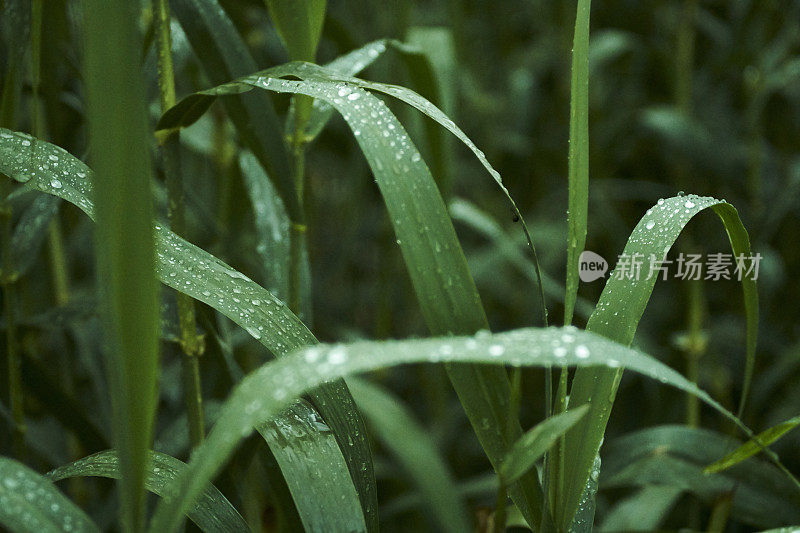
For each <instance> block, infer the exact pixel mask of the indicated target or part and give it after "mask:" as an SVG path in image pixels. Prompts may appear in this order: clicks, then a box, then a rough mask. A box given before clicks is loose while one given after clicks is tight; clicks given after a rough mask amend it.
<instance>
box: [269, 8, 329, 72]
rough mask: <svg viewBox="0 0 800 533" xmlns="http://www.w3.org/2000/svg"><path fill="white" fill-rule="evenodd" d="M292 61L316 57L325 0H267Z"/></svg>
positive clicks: (311, 59)
mask: <svg viewBox="0 0 800 533" xmlns="http://www.w3.org/2000/svg"><path fill="white" fill-rule="evenodd" d="M264 3H265V4H267V7H268V8H269V15H270V17H271V18H272V22H273V23H274V24H275V29H276V30H278V35H280V37H281V40H282V41H283V44H284V45H285V46H286V50H287V51H288V52H289V58H290V59H291V60H292V61H314V57H315V56H316V54H317V44H319V38H320V36H321V35H322V23H323V22H324V20H325V3H326V2H325V0H300V1H298V0H264Z"/></svg>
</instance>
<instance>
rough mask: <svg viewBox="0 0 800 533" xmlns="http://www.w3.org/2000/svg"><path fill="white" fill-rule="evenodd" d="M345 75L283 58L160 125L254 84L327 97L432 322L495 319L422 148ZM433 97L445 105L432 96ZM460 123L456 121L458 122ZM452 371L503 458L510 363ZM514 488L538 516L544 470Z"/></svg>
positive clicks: (485, 442)
mask: <svg viewBox="0 0 800 533" xmlns="http://www.w3.org/2000/svg"><path fill="white" fill-rule="evenodd" d="M272 76H275V77H272ZM280 76H294V77H297V78H301V80H303V81H293V80H292V81H290V80H285V79H283V80H282V79H278V77H280ZM337 79H339V77H337V76H336V75H332V74H331V73H330V72H329V71H327V70H326V69H324V68H322V67H319V66H317V65H312V64H309V63H289V64H286V65H282V66H278V67H274V68H271V69H267V70H265V71H262V72H261V73H258V74H255V75H251V76H246V77H244V78H240V79H239V80H236V81H234V82H231V83H227V84H224V85H221V86H219V87H215V88H212V89H209V90H206V91H201V92H198V93H195V94H193V95H190V96H188V97H186V98H184V99H183V100H181V101H180V102H178V104H176V105H175V106H174V107H173V108H171V109H170V110H168V111H167V112H166V113H165V114H164V115H163V116H162V118H161V120H160V121H159V126H158V127H159V128H171V127H180V126H184V125H187V124H190V123H191V122H192V121H194V120H196V119H197V118H198V117H199V116H200V115H201V114H202V113H203V111H204V110H205V109H208V106H210V105H211V103H212V102H213V101H214V99H215V98H216V97H217V96H221V95H229V94H239V93H241V92H244V91H248V90H250V89H252V88H262V89H268V90H271V91H277V92H285V93H294V94H303V95H306V96H311V97H313V98H316V99H322V100H325V101H327V102H328V103H329V104H331V105H333V107H334V108H336V109H337V111H339V113H341V115H342V117H343V118H344V119H345V120H346V121H347V122H348V124H349V125H350V128H351V129H352V130H353V134H354V135H355V137H356V140H357V142H358V144H359V146H360V147H361V150H362V152H363V153H364V156H365V157H366V159H367V162H368V163H369V165H370V168H371V169H372V171H373V174H374V175H375V179H376V181H377V183H378V187H379V189H380V191H381V194H382V196H383V198H384V203H385V204H386V207H387V210H388V212H389V218H390V220H391V221H392V225H393V226H394V230H395V234H396V236H397V243H398V244H399V245H400V250H401V252H402V254H403V258H404V259H405V262H406V265H407V269H408V272H409V275H410V277H411V281H412V284H413V286H414V290H415V293H416V295H417V299H418V301H419V303H420V307H421V310H422V314H423V317H424V318H425V321H426V323H427V325H428V328H429V329H430V331H431V332H432V333H434V334H452V333H462V334H463V333H474V332H475V331H478V330H480V329H485V328H487V327H488V323H487V320H486V315H485V313H484V310H483V307H482V305H481V302H480V296H479V295H478V292H477V289H476V287H475V282H474V280H473V279H472V276H471V275H470V273H469V269H468V268H467V263H466V259H465V257H464V253H463V251H462V250H461V246H460V245H459V243H458V239H457V237H456V234H455V229H454V228H453V224H452V221H451V220H450V218H449V216H448V215H447V210H446V208H445V205H444V202H443V200H442V198H441V195H440V193H439V191H438V189H437V188H436V184H435V182H434V181H433V177H432V176H431V173H430V170H428V167H427V165H426V164H425V162H424V161H423V160H422V157H421V155H420V154H419V152H418V151H417V149H416V147H415V146H414V145H413V143H412V142H411V140H410V139H409V138H408V135H407V134H406V132H405V129H404V128H403V126H402V125H401V124H400V123H399V122H398V121H397V119H396V118H395V117H394V115H392V113H391V111H390V110H389V108H388V107H387V106H386V104H385V103H383V102H382V101H381V100H379V99H377V98H376V97H375V96H373V95H372V94H370V93H368V92H367V91H366V90H364V89H362V88H361V87H360V86H359V85H360V84H365V86H367V85H370V84H367V83H366V82H361V81H360V80H356V81H357V82H358V83H352V84H351V83H350V82H342V81H336V80H337ZM348 79H349V78H348ZM353 79H354V78H353ZM370 86H371V85H370ZM382 87H390V86H382ZM403 91H407V90H405V89H404V90H403ZM401 92H402V91H401ZM408 92H409V93H410V94H415V93H413V92H411V91H408ZM403 94H405V93H403ZM417 96H418V95H417ZM418 98H420V99H421V100H424V99H422V98H421V97H418ZM424 102H427V100H424ZM427 105H429V106H430V107H432V108H433V109H436V108H435V107H434V106H433V105H432V104H430V103H429V102H428V103H427ZM437 111H438V110H437ZM439 113H440V114H441V112H439ZM446 120H447V121H448V122H449V123H450V124H453V123H452V121H450V119H446ZM453 127H454V128H457V127H456V126H455V125H454V124H453ZM458 131H460V130H458ZM473 146H474V145H473ZM476 150H477V148H476ZM481 154H482V153H481ZM484 160H485V157H484ZM487 164H488V162H487ZM495 174H497V173H496V172H495ZM497 176H498V178H499V174H497ZM529 242H530V241H529ZM447 372H448V374H449V376H450V380H451V382H452V383H453V385H454V387H455V389H456V392H457V394H458V396H459V399H460V400H461V403H462V405H463V406H464V410H465V411H466V413H467V416H468V417H469V419H470V422H471V424H472V427H473V428H474V429H475V432H476V434H477V436H478V439H479V441H480V443H481V445H482V446H483V448H484V450H485V451H486V453H487V456H488V457H489V460H490V461H491V462H492V463H493V464H495V465H498V464H499V462H500V460H501V459H502V457H503V456H504V455H505V453H506V452H507V451H508V448H509V447H510V446H511V444H512V443H513V441H514V440H516V439H517V438H518V437H519V436H520V435H521V433H522V429H521V428H520V426H519V424H516V425H515V426H513V427H509V424H508V415H507V413H506V409H505V404H506V403H507V401H508V397H509V383H508V377H507V374H506V372H505V370H504V369H502V368H496V367H494V368H493V367H488V368H483V369H482V368H477V367H471V366H448V367H447ZM487 421H488V423H487ZM509 492H510V494H511V496H512V498H513V499H514V501H515V502H516V503H517V505H518V506H519V507H520V510H521V512H522V513H523V514H524V515H525V517H526V519H527V520H528V521H529V522H531V523H538V521H539V517H541V513H542V495H541V488H540V487H539V483H538V479H537V478H536V476H534V475H526V476H524V478H523V479H521V480H520V482H519V483H518V484H516V485H513V486H512V487H511V489H510V491H509Z"/></svg>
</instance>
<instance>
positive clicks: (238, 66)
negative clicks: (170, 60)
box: [170, 0, 303, 221]
mask: <svg viewBox="0 0 800 533" xmlns="http://www.w3.org/2000/svg"><path fill="white" fill-rule="evenodd" d="M170 7H171V9H172V13H173V14H174V15H175V17H176V18H177V19H178V21H179V22H180V24H181V27H183V29H184V31H185V33H186V37H187V38H188V39H189V43H190V44H191V46H192V49H193V50H194V53H195V56H196V57H197V59H198V61H199V62H200V64H201V65H202V67H203V70H204V72H205V73H206V75H207V76H208V79H209V80H211V82H212V83H225V82H226V81H228V80H231V79H233V78H235V77H237V76H243V75H245V74H249V73H250V72H253V71H254V70H256V69H257V68H258V67H257V65H256V62H255V60H254V59H253V58H252V56H251V55H250V52H249V51H248V50H247V46H246V45H245V43H244V41H243V40H242V38H241V36H240V35H239V33H238V32H237V31H236V28H235V27H234V26H233V23H232V22H231V20H230V18H228V16H227V15H226V13H225V11H224V10H223V9H222V7H221V6H220V5H219V3H218V2H217V0H171V1H170ZM225 109H226V111H227V112H228V116H229V117H230V118H231V121H232V122H233V124H234V126H236V130H237V131H238V133H239V136H240V137H241V139H242V141H243V142H244V144H245V145H246V146H247V147H248V148H250V150H251V151H252V152H253V154H254V155H255V156H256V158H257V159H258V161H259V163H261V165H262V166H263V167H264V170H265V171H266V173H267V175H268V176H269V177H270V178H271V179H273V180H274V183H275V187H276V188H277V189H278V191H279V192H280V194H281V199H282V200H283V201H284V203H285V205H286V209H287V211H288V212H289V216H290V217H291V218H292V220H294V221H302V220H303V213H302V210H301V207H300V202H299V201H298V198H297V194H296V192H295V188H294V180H293V177H292V172H291V167H290V164H289V156H288V154H287V151H286V143H285V141H284V139H283V130H282V128H281V126H280V122H279V121H278V117H277V115H276V114H275V110H274V107H273V105H272V101H271V100H270V99H269V96H268V95H265V94H248V95H241V96H239V97H235V98H230V99H228V100H227V101H226V102H225Z"/></svg>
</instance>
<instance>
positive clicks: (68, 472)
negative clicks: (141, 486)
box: [47, 450, 250, 533]
mask: <svg viewBox="0 0 800 533" xmlns="http://www.w3.org/2000/svg"><path fill="white" fill-rule="evenodd" d="M185 469H186V463H184V462H183V461H180V460H178V459H176V458H174V457H172V456H171V455H166V454H163V453H159V452H150V463H149V467H148V469H147V477H146V478H145V488H146V489H147V490H149V491H150V492H152V493H153V494H157V495H158V496H161V497H164V496H165V495H166V494H167V487H168V486H169V484H170V483H171V482H172V480H173V479H175V478H176V477H178V475H179V474H180V473H181V472H183V471H184V470H185ZM79 476H96V477H105V478H112V479H119V476H120V471H119V456H118V454H117V452H116V451H115V450H106V451H103V452H98V453H95V454H92V455H89V456H88V457H83V458H81V459H78V460H77V461H73V462H72V463H69V464H67V465H64V466H60V467H58V468H56V469H54V470H52V471H50V472H48V473H47V477H48V478H50V479H51V480H52V481H61V480H62V479H67V478H72V477H79ZM187 516H188V517H189V519H191V520H192V522H194V523H195V524H197V527H199V528H200V529H201V530H202V531H206V532H208V533H214V532H217V531H219V532H221V533H236V532H246V531H250V528H248V527H247V524H246V523H245V521H244V519H243V518H242V517H241V515H240V514H239V513H238V511H236V509H234V508H233V505H231V503H230V502H229V501H228V499H227V498H226V497H225V496H224V495H223V494H222V493H221V492H220V491H219V490H218V489H217V488H216V487H215V486H214V485H208V486H207V487H206V489H205V491H203V494H202V495H201V496H200V498H199V499H198V500H197V503H196V504H195V505H194V507H192V508H191V510H189V512H188V513H187Z"/></svg>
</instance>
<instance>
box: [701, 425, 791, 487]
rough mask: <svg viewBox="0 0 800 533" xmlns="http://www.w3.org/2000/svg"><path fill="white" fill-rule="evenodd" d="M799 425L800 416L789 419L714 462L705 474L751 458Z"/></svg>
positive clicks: (720, 470)
mask: <svg viewBox="0 0 800 533" xmlns="http://www.w3.org/2000/svg"><path fill="white" fill-rule="evenodd" d="M798 425H800V416H796V417H794V418H790V419H789V420H787V421H785V422H781V423H780V424H777V425H775V426H773V427H771V428H769V429H768V430H766V431H764V432H762V433H759V434H758V435H757V436H756V437H755V438H754V439H752V440H749V441H747V442H746V443H744V444H742V445H741V446H740V447H739V448H737V449H736V450H734V451H732V452H731V453H729V454H728V455H726V456H725V457H723V458H722V459H720V460H719V461H714V462H713V463H711V464H710V465H708V466H707V467H706V468H705V473H706V474H714V473H716V472H722V471H723V470H726V469H728V468H730V467H732V466H733V465H736V464H738V463H741V462H742V461H744V460H745V459H747V458H748V457H752V456H754V455H755V454H757V453H759V452H760V451H761V450H762V449H763V448H764V447H765V446H769V445H770V444H772V443H773V442H775V441H776V440H778V439H780V438H781V437H782V436H784V435H785V434H786V433H788V432H789V431H791V430H793V429H794V428H796V427H797V426H798Z"/></svg>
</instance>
